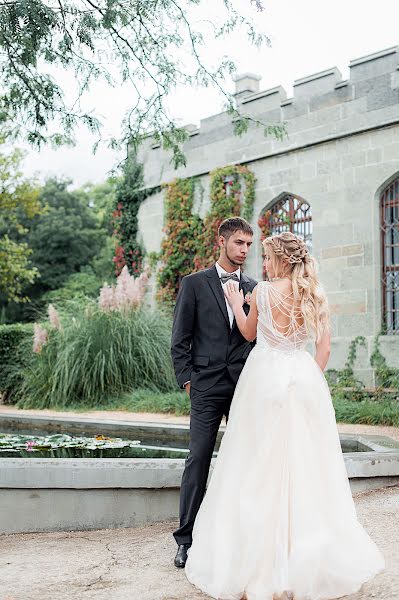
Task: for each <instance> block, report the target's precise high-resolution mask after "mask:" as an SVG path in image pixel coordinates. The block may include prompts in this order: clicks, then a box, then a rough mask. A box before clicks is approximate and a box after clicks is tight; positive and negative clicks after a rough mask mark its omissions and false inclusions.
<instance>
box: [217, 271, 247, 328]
mask: <svg viewBox="0 0 399 600" xmlns="http://www.w3.org/2000/svg"><path fill="white" fill-rule="evenodd" d="M215 266H216V271H217V272H218V275H219V277H220V276H221V275H224V274H225V273H226V274H228V275H232V274H233V273H235V274H236V275H237V277H238V281H233V280H230V281H229V282H226V283H222V281H220V285H221V286H222V289H223V295H224V290H225V288H226V285H227V283H233V284H234V285H236V286H237V288H238V286H239V280H240V279H241V270H240V268H238V269H237V271H233V273H230V272H229V273H227V272H226V271H225V270H224V269H222V267H221V266H220V265H219V263H218V262H217V263H216V265H215ZM224 300H225V302H226V308H227V314H228V315H229V321H230V329H231V328H232V327H233V321H234V313H233V311H232V308H231V306H230V304H229V301H228V300H227V298H226V296H224Z"/></svg>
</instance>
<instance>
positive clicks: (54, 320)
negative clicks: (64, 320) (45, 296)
mask: <svg viewBox="0 0 399 600" xmlns="http://www.w3.org/2000/svg"><path fill="white" fill-rule="evenodd" d="M47 312H48V317H49V320H50V323H51V325H52V326H53V327H54V329H58V331H62V326H61V321H60V315H59V314H58V312H57V309H56V308H55V306H53V305H52V304H49V305H48V309H47Z"/></svg>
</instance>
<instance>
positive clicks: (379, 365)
mask: <svg viewBox="0 0 399 600" xmlns="http://www.w3.org/2000/svg"><path fill="white" fill-rule="evenodd" d="M381 335H382V334H381V333H379V334H378V335H377V336H376V338H375V340H374V346H373V353H372V355H371V357H370V364H371V366H372V367H373V368H374V372H375V377H376V385H377V386H378V387H382V388H394V389H399V370H398V369H394V368H392V367H388V365H387V361H386V359H385V356H383V355H382V354H381V350H380V336H381Z"/></svg>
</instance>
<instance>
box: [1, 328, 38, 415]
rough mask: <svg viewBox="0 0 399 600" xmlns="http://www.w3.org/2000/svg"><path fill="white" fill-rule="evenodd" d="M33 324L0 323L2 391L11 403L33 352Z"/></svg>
mask: <svg viewBox="0 0 399 600" xmlns="http://www.w3.org/2000/svg"><path fill="white" fill-rule="evenodd" d="M32 342H33V325H32V324H23V325H22V324H16V325H0V393H1V394H2V397H3V401H5V402H6V403H8V404H11V403H13V402H14V400H15V392H16V391H17V389H19V387H20V386H21V383H22V377H23V375H22V372H23V369H24V368H25V366H26V364H27V362H28V361H29V359H30V355H31V354H32Z"/></svg>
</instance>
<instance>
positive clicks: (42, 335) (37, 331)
mask: <svg viewBox="0 0 399 600" xmlns="http://www.w3.org/2000/svg"><path fill="white" fill-rule="evenodd" d="M47 340H48V332H47V329H44V327H42V326H41V325H40V323H35V325H34V336H33V352H35V353H36V354H39V353H40V352H41V349H42V348H43V346H44V344H45V343H46V342H47Z"/></svg>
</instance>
